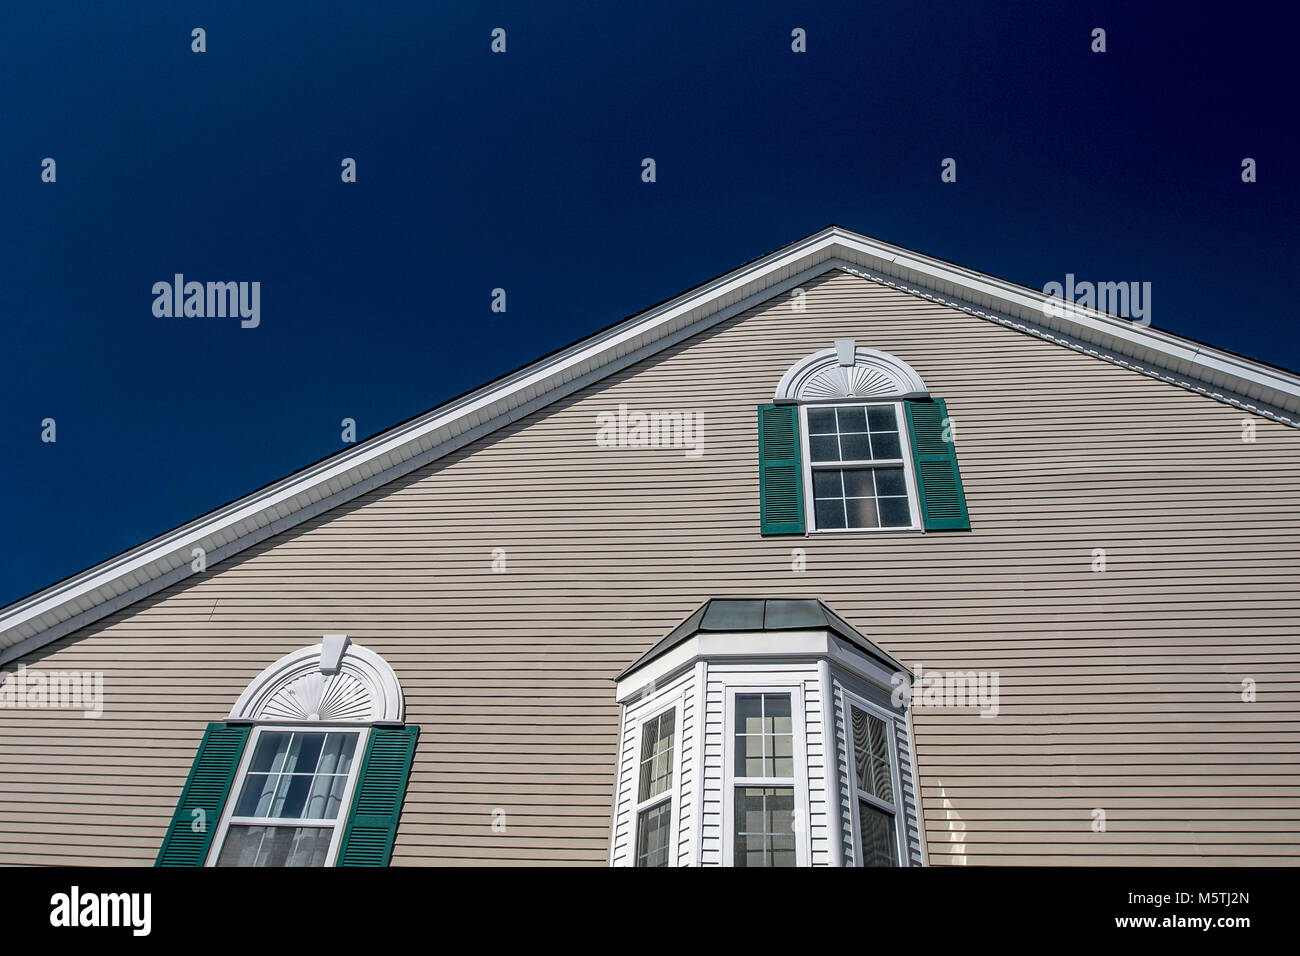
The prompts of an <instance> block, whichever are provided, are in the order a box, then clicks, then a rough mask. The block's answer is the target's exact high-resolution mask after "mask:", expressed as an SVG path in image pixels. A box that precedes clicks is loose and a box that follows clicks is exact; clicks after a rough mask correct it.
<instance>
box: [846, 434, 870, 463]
mask: <svg viewBox="0 0 1300 956" xmlns="http://www.w3.org/2000/svg"><path fill="white" fill-rule="evenodd" d="M875 438H876V436H874V435H873V436H872V439H871V440H872V441H874V440H875ZM840 455H841V457H842V459H843V460H844V461H870V460H871V443H870V442H868V441H867V436H866V435H865V434H863V435H841V436H840Z"/></svg>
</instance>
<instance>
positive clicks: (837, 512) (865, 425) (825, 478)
mask: <svg viewBox="0 0 1300 956" xmlns="http://www.w3.org/2000/svg"><path fill="white" fill-rule="evenodd" d="M802 412H803V423H804V434H805V435H806V436H807V438H808V441H807V448H808V455H807V466H806V467H807V472H806V474H805V478H806V479H807V485H808V487H810V488H811V489H812V493H811V494H810V495H809V496H808V503H809V514H808V520H809V526H810V527H811V528H813V529H814V530H817V531H868V530H881V529H891V528H903V529H911V528H916V527H917V526H918V525H917V521H916V515H917V513H918V510H917V508H916V506H915V504H914V500H915V492H914V490H913V477H912V475H911V474H910V471H911V458H910V454H909V452H908V449H907V447H906V434H905V433H906V428H901V427H900V424H901V423H902V421H903V417H902V412H901V410H900V407H899V405H898V404H897V403H895V402H891V403H888V404H874V405H864V404H855V405H806V406H804V407H803V409H802Z"/></svg>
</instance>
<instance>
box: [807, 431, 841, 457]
mask: <svg viewBox="0 0 1300 956" xmlns="http://www.w3.org/2000/svg"><path fill="white" fill-rule="evenodd" d="M808 449H809V451H810V452H811V454H812V460H813V461H839V460H840V440H839V439H838V438H836V437H835V436H834V435H810V436H809V438H808Z"/></svg>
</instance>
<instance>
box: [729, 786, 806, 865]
mask: <svg viewBox="0 0 1300 956" xmlns="http://www.w3.org/2000/svg"><path fill="white" fill-rule="evenodd" d="M735 822H736V833H735V846H734V850H735V852H734V854H733V857H734V859H733V862H734V863H735V865H736V866H794V865H795V845H794V788H793V787H738V788H737V789H736V805H735Z"/></svg>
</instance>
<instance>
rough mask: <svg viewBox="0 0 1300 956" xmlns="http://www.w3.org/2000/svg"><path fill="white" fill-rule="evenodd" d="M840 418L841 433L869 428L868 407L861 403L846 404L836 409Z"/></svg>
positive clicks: (836, 413)
mask: <svg viewBox="0 0 1300 956" xmlns="http://www.w3.org/2000/svg"><path fill="white" fill-rule="evenodd" d="M835 415H836V417H837V418H838V420H839V425H840V434H841V435H843V434H844V433H845V432H865V431H866V430H867V415H866V409H865V408H863V407H862V406H861V405H844V406H841V407H839V408H836V409H835Z"/></svg>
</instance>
